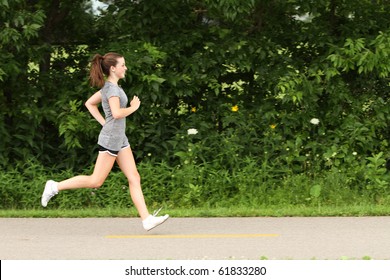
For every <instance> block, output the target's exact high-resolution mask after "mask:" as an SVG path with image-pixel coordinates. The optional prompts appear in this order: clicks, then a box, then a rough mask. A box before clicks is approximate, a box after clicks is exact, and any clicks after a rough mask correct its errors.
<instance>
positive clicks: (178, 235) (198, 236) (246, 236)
mask: <svg viewBox="0 0 390 280" xmlns="http://www.w3.org/2000/svg"><path fill="white" fill-rule="evenodd" d="M278 236H279V234H273V233H270V234H170V235H107V236H106V238H109V239H126V238H127V239H175V238H188V239H191V238H259V237H278Z"/></svg>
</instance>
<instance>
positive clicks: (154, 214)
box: [153, 207, 163, 217]
mask: <svg viewBox="0 0 390 280" xmlns="http://www.w3.org/2000/svg"><path fill="white" fill-rule="evenodd" d="M161 209H163V208H162V207H160V209H158V210H155V211H154V212H153V216H154V217H156V216H157V215H158V213H160V211H161Z"/></svg>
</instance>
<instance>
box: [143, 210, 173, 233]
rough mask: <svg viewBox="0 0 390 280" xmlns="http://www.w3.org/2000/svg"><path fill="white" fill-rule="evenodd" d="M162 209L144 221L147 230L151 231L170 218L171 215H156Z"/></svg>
mask: <svg viewBox="0 0 390 280" xmlns="http://www.w3.org/2000/svg"><path fill="white" fill-rule="evenodd" d="M160 210H161V208H160V209H159V210H158V211H156V212H154V213H153V215H149V217H147V218H146V219H145V220H143V221H142V225H143V226H144V229H145V230H147V231H149V230H151V229H153V228H155V227H156V226H159V225H161V224H162V223H164V222H165V221H166V220H168V218H169V215H165V216H156V215H157V214H158V212H160Z"/></svg>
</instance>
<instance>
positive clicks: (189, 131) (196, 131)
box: [187, 128, 198, 135]
mask: <svg viewBox="0 0 390 280" xmlns="http://www.w3.org/2000/svg"><path fill="white" fill-rule="evenodd" d="M187 134H188V135H195V134H198V130H197V129H196V128H190V129H189V130H187Z"/></svg>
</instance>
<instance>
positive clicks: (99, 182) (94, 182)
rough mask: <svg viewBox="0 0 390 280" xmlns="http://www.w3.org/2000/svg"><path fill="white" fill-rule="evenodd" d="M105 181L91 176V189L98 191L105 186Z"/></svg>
mask: <svg viewBox="0 0 390 280" xmlns="http://www.w3.org/2000/svg"><path fill="white" fill-rule="evenodd" d="M104 181H105V178H98V177H94V176H91V177H90V184H89V187H90V188H91V189H98V188H100V187H101V186H102V185H103V183H104Z"/></svg>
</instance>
